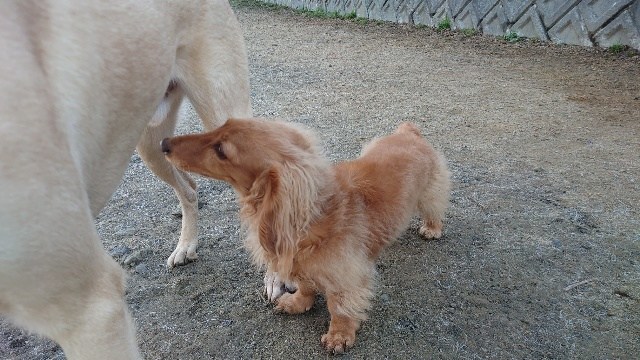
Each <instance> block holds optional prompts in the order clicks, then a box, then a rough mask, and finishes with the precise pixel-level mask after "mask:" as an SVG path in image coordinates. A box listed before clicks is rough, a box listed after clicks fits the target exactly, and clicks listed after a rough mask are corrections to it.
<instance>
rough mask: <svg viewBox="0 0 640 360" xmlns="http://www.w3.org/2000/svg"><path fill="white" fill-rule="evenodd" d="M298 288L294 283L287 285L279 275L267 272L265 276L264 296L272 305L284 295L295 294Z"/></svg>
mask: <svg viewBox="0 0 640 360" xmlns="http://www.w3.org/2000/svg"><path fill="white" fill-rule="evenodd" d="M297 289H298V287H297V286H296V284H294V283H285V282H284V281H282V280H281V279H280V277H279V276H278V273H276V272H270V271H267V273H266V274H265V275H264V290H263V292H262V294H263V295H264V297H265V298H266V299H267V300H268V301H269V302H272V303H275V302H276V300H278V298H279V297H281V296H282V295H283V294H284V293H294V292H296V290H297Z"/></svg>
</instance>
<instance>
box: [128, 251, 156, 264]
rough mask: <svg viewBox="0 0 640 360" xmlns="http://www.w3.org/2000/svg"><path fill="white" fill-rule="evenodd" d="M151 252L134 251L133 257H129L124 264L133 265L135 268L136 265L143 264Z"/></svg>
mask: <svg viewBox="0 0 640 360" xmlns="http://www.w3.org/2000/svg"><path fill="white" fill-rule="evenodd" d="M150 252H151V251H150V250H148V249H147V250H137V251H134V252H133V253H132V254H131V255H129V256H127V258H126V259H124V262H123V263H124V264H125V265H131V266H134V265H136V264H138V263H139V262H141V261H142V260H143V259H144V258H145V257H147V255H149V253H150Z"/></svg>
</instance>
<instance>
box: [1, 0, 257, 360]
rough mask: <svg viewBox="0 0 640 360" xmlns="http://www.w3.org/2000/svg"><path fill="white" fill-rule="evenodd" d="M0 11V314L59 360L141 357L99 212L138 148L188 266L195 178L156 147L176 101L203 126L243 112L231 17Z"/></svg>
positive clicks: (27, 8)
mask: <svg viewBox="0 0 640 360" xmlns="http://www.w3.org/2000/svg"><path fill="white" fill-rule="evenodd" d="M0 14H2V20H0V89H1V90H0V94H1V95H0V145H2V151H0V313H1V314H2V315H3V316H7V317H8V318H9V319H11V320H12V321H13V322H14V323H16V324H18V325H19V326H22V327H24V328H26V329H29V330H30V331H34V332H36V333H39V334H41V335H44V336H47V337H49V338H51V339H53V340H55V341H56V342H58V343H59V344H60V345H61V346H62V348H63V350H64V352H65V354H66V356H67V357H68V358H76V359H99V358H113V359H129V358H138V357H139V352H138V349H137V344H136V341H135V334H134V333H135V331H134V327H133V325H132V321H131V319H130V316H129V314H128V311H127V307H126V304H125V301H124V299H123V293H124V274H123V271H122V270H121V268H120V267H119V266H118V265H117V264H116V262H115V261H113V260H112V259H111V257H110V256H109V255H108V254H107V253H106V252H105V251H104V249H103V248H102V246H101V241H100V239H99V237H98V235H97V232H96V229H95V226H94V217H95V215H96V214H97V213H98V212H99V211H100V209H101V208H102V207H103V205H104V204H105V202H106V201H107V200H108V199H109V197H110V196H111V194H112V192H113V190H114V189H115V187H116V186H117V185H118V183H119V181H120V179H121V177H122V175H123V173H124V170H125V168H126V166H127V164H128V162H129V159H130V157H131V155H132V152H133V150H134V148H135V147H136V144H137V149H138V151H139V153H140V155H141V156H142V158H143V159H144V160H145V162H146V163H147V164H148V165H149V167H150V168H151V169H152V170H153V171H154V172H155V173H156V174H157V175H158V176H160V177H161V178H162V179H163V180H165V181H166V182H167V183H169V184H170V185H172V186H173V187H174V188H175V191H176V193H177V195H178V197H179V199H180V202H181V205H182V211H183V224H182V225H183V227H182V234H181V237H180V240H179V243H178V246H177V248H176V250H175V251H174V253H173V254H172V255H171V257H170V258H169V260H168V265H169V266H170V267H171V266H174V265H177V264H181V263H184V262H186V261H187V260H188V259H190V258H195V256H196V253H195V248H196V246H197V237H196V218H197V198H196V191H195V184H194V182H193V181H192V180H191V179H190V178H189V177H188V176H187V175H186V174H185V173H183V172H181V171H178V170H176V169H175V168H173V167H172V166H171V165H169V164H168V163H167V162H166V160H165V158H164V156H163V154H162V152H161V151H160V140H161V139H163V138H165V137H168V136H171V135H172V134H173V131H174V127H175V124H176V116H177V111H178V108H179V106H180V103H181V101H182V98H183V96H185V95H186V96H187V98H189V100H190V101H191V102H192V104H193V106H194V107H195V109H196V111H197V113H198V114H199V116H200V117H201V118H202V121H203V122H204V124H205V128H207V129H213V128H215V127H217V126H219V125H220V124H222V123H223V122H224V121H225V120H226V119H227V118H229V117H247V116H251V115H252V114H251V106H250V99H249V83H248V71H247V57H246V52H245V48H244V42H243V38H242V34H241V30H240V28H239V24H238V22H237V19H236V18H235V16H234V14H233V12H232V10H231V8H230V6H229V4H228V2H227V1H226V0H211V1H204V0H175V1H170V0H157V1H155V0H145V1H138V0H129V1H127V0H117V1H97V0H76V1H74V0H56V1H38V0H3V1H0ZM150 120H151V121H150Z"/></svg>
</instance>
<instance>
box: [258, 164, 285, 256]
mask: <svg viewBox="0 0 640 360" xmlns="http://www.w3.org/2000/svg"><path fill="white" fill-rule="evenodd" d="M253 189H254V190H255V191H256V192H257V195H258V196H257V197H256V198H257V199H259V200H258V202H259V204H256V205H257V206H256V210H257V211H256V212H257V214H258V217H259V219H260V220H259V221H260V223H259V225H258V238H259V240H260V245H261V246H262V248H263V249H264V250H265V251H267V252H268V253H270V254H272V255H276V247H277V244H278V234H277V230H276V227H277V225H276V213H277V211H278V208H279V203H280V202H281V201H282V200H281V199H279V196H278V193H279V189H280V171H279V169H278V167H277V166H273V167H271V168H269V169H268V170H265V171H264V172H263V173H262V174H260V176H259V177H258V178H257V179H256V181H255V182H254V183H253Z"/></svg>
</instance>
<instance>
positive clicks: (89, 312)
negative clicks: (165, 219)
mask: <svg viewBox="0 0 640 360" xmlns="http://www.w3.org/2000/svg"><path fill="white" fill-rule="evenodd" d="M34 192H35V193H37V190H36V191H34ZM53 194H55V195H59V194H62V195H59V196H52V197H54V198H60V199H54V200H52V201H48V202H46V204H45V206H43V209H42V210H41V211H40V212H41V213H38V212H36V213H35V214H34V218H35V219H37V221H34V224H30V226H29V227H25V228H23V229H22V233H21V232H16V234H17V235H16V237H14V238H13V240H16V241H15V242H11V241H7V242H5V243H3V246H6V247H7V248H8V249H11V251H7V252H5V253H3V252H2V251H0V260H2V262H1V264H0V274H2V280H1V281H0V312H2V314H3V315H6V316H7V317H8V318H9V319H11V320H13V321H14V322H15V323H16V324H17V325H19V326H21V327H24V328H26V329H28V330H30V331H33V332H35V333H38V334H40V335H43V336H46V337H48V338H50V339H52V340H54V341H55V342H57V343H58V344H60V346H61V347H62V350H63V351H64V353H65V355H66V357H67V358H68V359H139V358H140V354H139V352H138V349H137V344H136V338H135V328H134V325H133V322H132V321H131V317H130V315H129V312H128V310H127V306H126V303H125V300H124V292H125V276H124V272H123V271H122V269H121V268H120V266H118V264H117V263H116V262H115V261H114V260H113V259H112V258H111V256H109V254H107V253H106V251H105V250H104V249H103V248H102V243H101V241H100V239H99V238H98V235H97V233H96V232H95V228H94V225H93V217H92V216H91V215H90V213H89V210H88V208H87V209H86V210H84V208H85V207H86V206H85V207H83V204H81V203H80V202H77V201H75V200H73V196H74V195H70V194H69V193H65V192H64V191H60V192H58V193H53ZM27 196H28V195H27ZM46 205H49V206H46ZM50 209H55V210H54V211H56V212H61V211H62V209H64V210H65V213H64V214H65V215H66V216H68V217H69V218H70V219H74V221H73V222H70V221H67V222H64V221H61V220H60V218H58V217H50V218H49V219H47V218H46V217H45V216H42V215H45V214H44V213H45V212H49V211H50ZM12 210H14V211H16V210H17V211H22V213H25V212H24V209H23V208H19V206H16V207H14V209H12ZM38 215H40V216H38ZM3 216H6V213H3V212H2V211H0V218H2V217H3ZM5 219H6V217H5ZM35 223H37V224H35ZM0 226H3V227H4V228H7V227H10V226H15V223H14V224H7V223H3V222H2V220H0ZM52 233H55V234H56V235H57V237H55V238H54V237H50V235H51V234H52ZM22 234H25V235H24V236H22ZM52 239H53V240H55V241H51V240H52ZM16 254H21V255H23V256H15V255H16ZM12 256H15V257H12Z"/></svg>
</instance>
